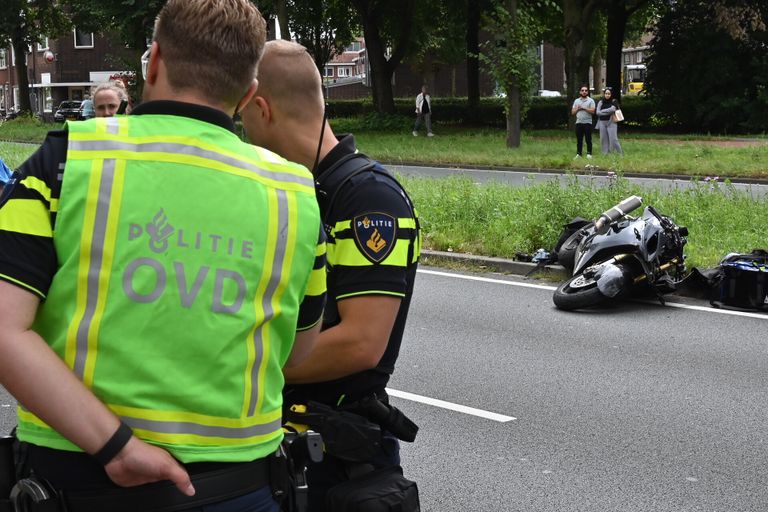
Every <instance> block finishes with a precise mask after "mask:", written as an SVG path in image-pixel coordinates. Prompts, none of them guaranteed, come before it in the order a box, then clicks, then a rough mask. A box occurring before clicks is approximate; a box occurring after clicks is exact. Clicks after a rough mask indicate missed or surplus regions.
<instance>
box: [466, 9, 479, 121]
mask: <svg viewBox="0 0 768 512" xmlns="http://www.w3.org/2000/svg"><path fill="white" fill-rule="evenodd" d="M480 13H481V7H480V0H468V2H467V107H468V116H467V117H468V118H469V119H471V120H473V121H474V120H477V118H478V114H479V108H480V59H479V58H478V57H477V55H478V54H479V53H480V37H479V35H480Z"/></svg>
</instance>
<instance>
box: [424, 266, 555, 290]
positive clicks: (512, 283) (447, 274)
mask: <svg viewBox="0 0 768 512" xmlns="http://www.w3.org/2000/svg"><path fill="white" fill-rule="evenodd" d="M418 272H419V273H422V274H432V275H435V276H445V277H454V278H456V279H468V280H469V281H482V282H484V283H497V284H508V285H510V286H522V287H523V288H538V289H539V290H555V289H557V287H556V286H546V285H543V284H532V283H520V282H517V281H505V280H503V279H492V278H490V277H480V276H467V275H464V274H451V273H450V272H438V271H436V270H423V269H419V270H418Z"/></svg>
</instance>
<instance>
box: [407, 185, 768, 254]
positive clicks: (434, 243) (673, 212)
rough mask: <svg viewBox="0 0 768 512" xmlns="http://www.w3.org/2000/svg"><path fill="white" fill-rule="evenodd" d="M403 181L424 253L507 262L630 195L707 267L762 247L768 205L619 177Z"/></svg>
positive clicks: (731, 192)
mask: <svg viewBox="0 0 768 512" xmlns="http://www.w3.org/2000/svg"><path fill="white" fill-rule="evenodd" d="M402 181H403V183H404V184H405V186H406V188H407V189H408V191H409V193H410V195H411V197H412V198H413V200H414V203H415V204H416V207H417V209H418V211H419V213H420V215H421V220H422V225H423V233H424V246H425V247H427V248H431V249H434V250H452V251H455V252H466V253H472V254H480V255H486V256H498V257H506V258H509V257H514V255H515V253H517V252H526V253H532V252H533V251H535V250H536V249H538V248H546V249H551V248H552V247H553V246H554V245H555V243H556V241H557V239H558V236H559V235H560V233H561V231H562V228H563V225H564V224H565V223H567V222H568V221H570V220H571V219H573V218H574V217H577V216H580V217H584V218H587V219H594V218H596V217H597V216H598V215H599V214H600V213H602V212H603V211H605V210H606V209H608V208H610V207H611V206H613V205H614V204H616V203H618V202H619V201H621V200H622V199H624V198H625V197H627V196H630V195H639V196H641V197H643V203H644V204H645V205H649V204H650V205H653V206H654V207H656V209H657V210H659V211H660V212H661V213H663V214H665V215H668V216H670V217H672V218H673V219H674V220H675V221H676V222H677V223H678V225H681V226H686V227H688V229H689V231H690V235H689V237H688V245H687V246H686V254H687V256H688V264H689V266H698V267H712V266H714V265H716V264H717V263H718V262H719V260H720V259H721V258H722V257H723V256H725V254H726V253H728V252H731V251H735V252H749V251H750V250H752V249H753V248H757V247H767V246H768V224H766V223H765V212H766V211H768V200H766V199H760V200H757V199H753V198H752V197H751V196H750V195H749V194H748V193H746V192H743V191H739V190H737V189H735V188H734V187H732V186H730V185H728V184H720V185H718V184H713V185H709V184H706V183H700V184H696V185H693V186H692V187H691V188H680V189H675V190H672V191H661V190H659V189H655V188H644V187H640V186H638V185H635V184H633V183H631V182H630V181H629V180H626V179H623V178H617V179H616V180H615V181H614V182H613V183H612V184H611V185H610V186H608V187H598V186H596V185H594V184H592V183H590V182H584V181H577V180H575V179H573V180H570V183H569V184H568V186H565V187H563V186H561V185H560V184H559V183H558V182H557V181H556V180H552V181H550V182H547V183H540V184H529V185H528V186H526V187H511V186H508V185H503V184H499V183H488V184H476V183H474V182H472V181H471V180H470V179H468V178H465V177H453V178H443V179H434V178H406V177H403V178H402ZM636 214H639V211H638V212H636Z"/></svg>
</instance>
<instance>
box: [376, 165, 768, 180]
mask: <svg viewBox="0 0 768 512" xmlns="http://www.w3.org/2000/svg"><path fill="white" fill-rule="evenodd" d="M382 164H383V165H384V166H393V165H398V166H401V167H429V168H431V169H456V170H461V169H468V170H474V171H508V172H518V173H525V174H557V175H563V176H565V175H568V174H579V175H583V176H595V177H601V178H607V177H610V176H612V175H615V174H616V173H615V171H612V170H610V169H607V170H604V171H603V170H599V169H549V168H544V167H505V166H501V165H472V164H450V163H446V164H436V163H424V162H410V161H400V162H391V161H386V162H384V161H382ZM621 176H623V177H624V178H640V179H642V178H648V179H655V180H667V181H675V180H678V181H699V180H701V178H702V177H701V175H693V174H659V173H656V172H653V171H648V172H624V173H621ZM721 180H722V181H725V180H728V181H730V182H731V183H742V184H744V185H768V178H740V177H729V176H723V177H722V178H721Z"/></svg>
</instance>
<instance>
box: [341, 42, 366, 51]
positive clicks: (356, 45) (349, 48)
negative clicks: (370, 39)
mask: <svg viewBox="0 0 768 512" xmlns="http://www.w3.org/2000/svg"><path fill="white" fill-rule="evenodd" d="M361 49H362V45H361V44H360V41H353V42H352V44H350V45H349V46H347V47H346V48H345V51H348V52H359V51H360V50H361Z"/></svg>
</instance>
